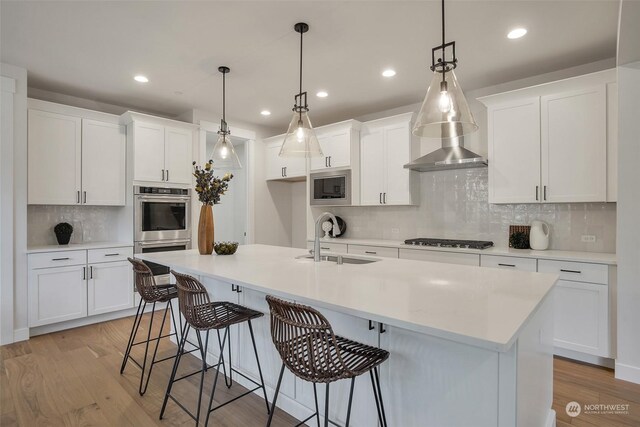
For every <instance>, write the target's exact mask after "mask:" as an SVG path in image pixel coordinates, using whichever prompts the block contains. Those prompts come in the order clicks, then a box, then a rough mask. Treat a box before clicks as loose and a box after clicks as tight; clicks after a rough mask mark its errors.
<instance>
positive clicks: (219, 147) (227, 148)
mask: <svg viewBox="0 0 640 427" xmlns="http://www.w3.org/2000/svg"><path fill="white" fill-rule="evenodd" d="M209 157H210V159H211V160H213V167H214V168H215V169H222V170H229V169H241V168H242V164H241V163H240V159H239V158H238V155H237V154H236V150H235V149H234V148H233V144H232V143H231V140H230V139H229V135H225V134H220V136H219V137H218V141H217V142H216V145H215V146H214V147H213V153H211V156H209Z"/></svg>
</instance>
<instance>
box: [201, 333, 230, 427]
mask: <svg viewBox="0 0 640 427" xmlns="http://www.w3.org/2000/svg"><path fill="white" fill-rule="evenodd" d="M228 335H229V328H226V329H225V330H224V335H223V337H222V346H221V347H220V357H219V358H218V364H217V365H215V366H216V376H215V377H214V379H213V387H212V388H211V397H210V398H209V406H208V407H207V418H206V420H205V422H204V425H205V427H206V426H207V425H208V424H209V416H211V407H212V406H213V396H214V395H215V394H216V387H217V385H218V375H219V374H220V365H223V366H224V345H225V342H226V341H227V336H228ZM229 341H231V337H229ZM200 396H202V391H201V392H200Z"/></svg>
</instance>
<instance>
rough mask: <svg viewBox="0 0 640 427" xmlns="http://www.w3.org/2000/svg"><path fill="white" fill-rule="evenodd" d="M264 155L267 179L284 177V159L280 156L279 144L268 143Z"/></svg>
mask: <svg viewBox="0 0 640 427" xmlns="http://www.w3.org/2000/svg"><path fill="white" fill-rule="evenodd" d="M264 157H265V159H264V160H265V163H266V164H265V169H266V172H267V180H270V179H282V178H284V167H285V159H284V158H282V157H280V144H277V143H276V144H268V145H267V147H266V148H265V156H264Z"/></svg>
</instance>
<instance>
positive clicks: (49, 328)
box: [26, 303, 165, 339]
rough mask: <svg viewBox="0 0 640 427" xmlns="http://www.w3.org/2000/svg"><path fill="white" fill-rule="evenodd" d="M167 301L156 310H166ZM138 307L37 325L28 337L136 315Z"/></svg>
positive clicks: (147, 310)
mask: <svg viewBox="0 0 640 427" xmlns="http://www.w3.org/2000/svg"><path fill="white" fill-rule="evenodd" d="M152 308H153V306H152V305H151V304H147V308H146V309H145V310H144V311H145V313H148V312H150V311H151V309H152ZM164 308H165V303H157V304H156V312H157V311H159V310H164ZM137 310H138V308H137V307H135V308H128V309H126V310H120V311H114V312H111V313H104V314H97V315H95V316H88V317H82V318H80V319H74V320H69V321H67V322H60V323H52V324H50V325H43V326H37V327H35V328H30V329H27V338H26V339H29V336H32V337H35V336H38V335H44V334H50V333H52V332H59V331H64V330H67V329H73V328H79V327H81V326H87V325H92V324H94V323H101V322H107V321H109V320H114V319H120V318H122V317H129V316H134V315H135V314H136V311H137Z"/></svg>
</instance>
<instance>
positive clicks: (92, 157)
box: [82, 119, 127, 206]
mask: <svg viewBox="0 0 640 427" xmlns="http://www.w3.org/2000/svg"><path fill="white" fill-rule="evenodd" d="M126 155H127V135H126V131H125V128H124V126H120V125H117V124H114V123H104V122H99V121H96V120H87V119H83V120H82V201H83V203H84V204H87V205H119V206H124V204H125V193H126V191H125V187H126V183H125V181H126Z"/></svg>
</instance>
